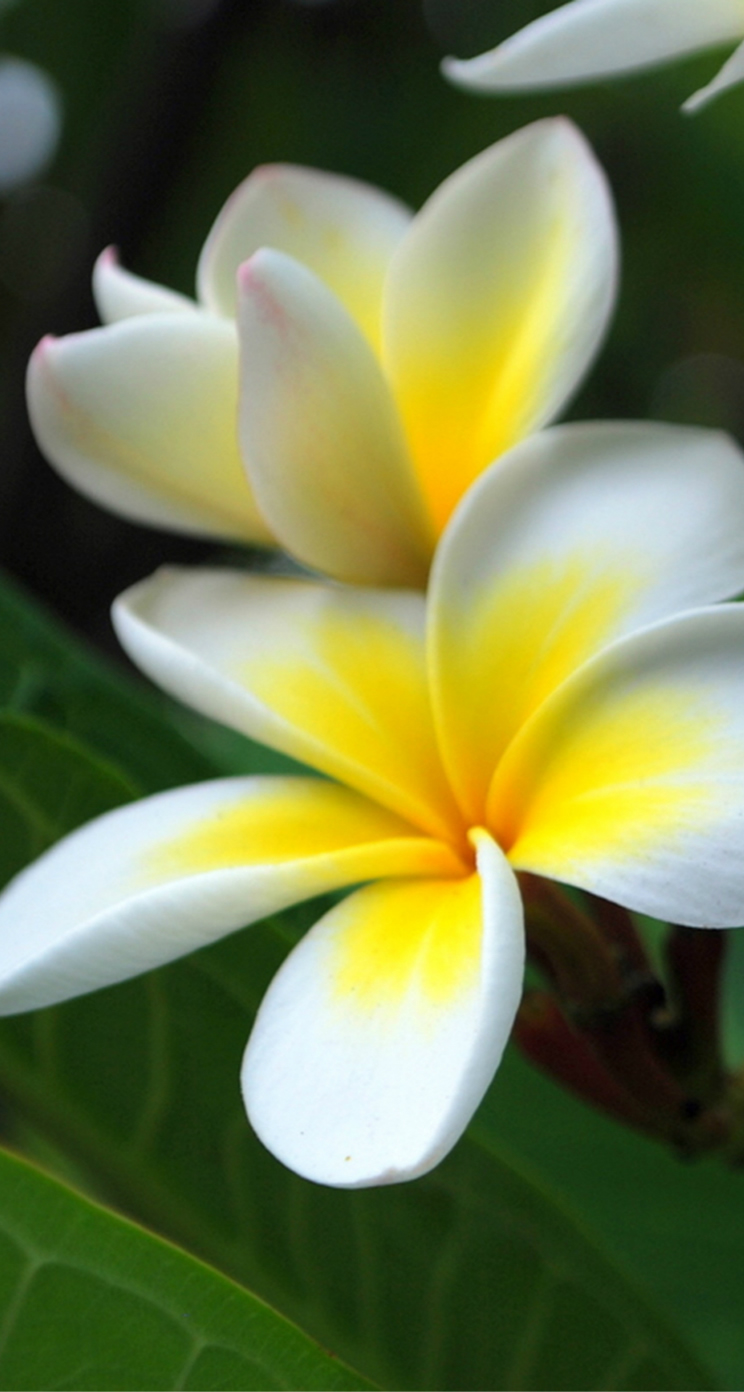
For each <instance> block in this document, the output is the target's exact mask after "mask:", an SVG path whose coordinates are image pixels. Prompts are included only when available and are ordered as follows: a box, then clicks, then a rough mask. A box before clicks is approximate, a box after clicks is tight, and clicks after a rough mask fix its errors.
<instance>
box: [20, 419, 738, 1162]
mask: <svg viewBox="0 0 744 1392" xmlns="http://www.w3.org/2000/svg"><path fill="white" fill-rule="evenodd" d="M742 588H744V467H743V461H742V456H741V454H740V453H739V451H738V450H737V449H736V447H735V446H734V445H733V444H732V443H731V442H729V441H728V440H727V439H726V438H725V437H723V436H719V435H715V434H712V433H710V432H707V431H700V430H692V429H684V428H679V427H672V426H663V425H655V426H654V425H619V424H618V425H579V426H563V427H554V428H553V429H550V430H547V431H545V432H544V433H542V434H540V435H536V436H533V437H531V438H530V439H529V440H527V441H524V442H523V443H522V444H520V445H518V446H517V447H516V448H515V449H514V450H513V451H512V452H511V453H510V455H509V456H508V457H507V458H506V459H505V460H503V461H502V463H501V464H500V465H499V466H498V467H496V468H494V469H492V470H489V471H488V472H487V473H486V474H485V475H484V477H483V478H482V479H481V480H479V481H478V482H477V483H476V484H475V485H474V486H473V488H472V489H471V490H470V492H469V493H468V495H467V496H466V498H465V499H463V501H462V503H461V504H460V507H459V508H458V510H457V512H456V513H455V516H454V517H453V519H452V521H451V522H450V524H449V526H448V527H447V529H446V531H445V533H444V536H443V539H442V542H441V544H440V547H439V549H438V552H437V556H436V558H435V562H434V566H433V569H432V577H431V583H430V589H429V594H428V599H427V598H425V597H424V596H423V595H422V594H420V593H418V592H414V591H400V590H375V589H369V588H368V589H363V588H358V587H352V586H337V585H328V584H322V583H316V582H313V581H308V580H295V579H277V578H273V579H272V578H269V577H265V576H263V577H262V576H255V575H248V574H244V573H238V572H232V571H230V570H212V571H203V572H201V571H191V572H189V571H180V570H167V571H162V572H159V573H158V574H156V575H155V576H154V577H153V578H152V579H150V580H147V581H145V582H144V583H142V584H139V585H137V586H135V587H134V589H132V590H130V591H129V592H128V593H127V594H125V595H123V596H122V597H121V599H120V600H118V601H117V604H116V606H115V621H116V626H117V630H118V633H119V636H120V638H121V640H122V642H123V644H124V646H125V648H126V650H127V651H128V653H129V654H130V655H131V656H132V657H133V658H134V660H135V661H136V662H137V663H138V664H139V665H140V667H142V669H143V670H144V671H145V672H147V673H148V674H149V675H150V676H151V677H152V678H154V680H155V681H156V682H158V683H159V684H160V685H161V686H162V687H164V688H165V689H166V690H168V691H170V692H171V693H173V694H175V695H176V696H178V697H180V698H181V699H183V700H184V701H186V702H187V703H188V704H190V705H191V706H193V707H194V708H195V709H197V710H198V711H200V712H202V713H204V714H205V715H207V716H211V717H212V718H215V719H217V720H221V721H223V722H224V723H225V724H227V725H229V726H232V727H233V728H235V729H237V730H240V731H242V732H244V733H245V734H246V735H249V736H250V737H252V738H254V739H258V740H261V741H263V742H265V743H266V744H269V745H272V746H273V747H274V748H275V749H278V750H281V751H283V752H284V753H285V754H288V755H291V756H293V757H294V758H296V759H299V760H301V761H303V762H305V763H306V764H309V765H311V766H313V767H314V768H315V769H317V770H318V771H319V772H320V773H321V774H323V775H325V777H323V778H320V779H318V778H311V777H301V776H300V777H286V778H282V777H255V778H250V777H239V778H233V779H221V780H218V781H216V782H208V783H202V784H198V785H196V786H194V787H188V788H183V789H179V790H176V791H171V792H166V793H163V794H161V795H159V796H156V797H151V798H148V799H146V800H145V801H143V802H139V803H134V804H132V805H130V806H128V807H124V808H122V809H119V810H117V811H114V812H112V813H109V814H108V815H106V816H104V817H101V818H99V819H98V820H97V821H94V822H92V823H91V824H90V825H89V826H87V827H84V828H83V829H81V830H80V831H78V832H76V833H74V834H73V835H71V836H69V837H68V838H67V839H66V840H64V841H62V842H60V843H59V844H58V845H57V846H56V847H55V848H53V849H52V850H50V851H48V852H47V853H46V854H45V855H44V856H43V857H42V858H41V859H40V860H39V861H38V862H37V863H36V864H35V865H32V866H31V867H30V868H29V869H28V870H26V871H24V872H23V873H22V874H21V875H20V876H19V877H18V878H17V879H16V880H15V881H14V882H13V883H12V884H11V885H10V887H9V888H8V890H7V891H6V893H5V895H4V896H3V897H2V898H1V899H0V1009H2V1010H3V1011H5V1012H14V1011H19V1010H27V1009H32V1008H34V1007H37V1006H42V1005H46V1004H49V1003H51V1002H54V1001H59V1000H64V999H65V998H67V997H70V996H73V995H75V994H77V993H79V992H83V991H89V990H93V989H94V988H95V987H99V986H104V985H107V984H110V983H112V982H116V981H120V980H123V979H125V978H126V977H130V976H132V975H134V974H135V973H137V972H142V971H145V970H146V969H148V968H150V967H155V966H157V965H159V964H160V963H163V962H167V961H170V960H172V959H174V958H177V957H180V956H181V955H182V954H184V953H187V952H190V951H193V950H194V949H195V948H198V947H200V946H202V945H204V944H206V943H209V942H211V941H213V940H214V939H216V938H219V937H220V936H222V935H223V934H226V933H230V932H232V931H234V930H235V929H237V928H240V927H242V926H243V925H244V924H246V923H250V922H253V921H255V920H257V919H260V918H262V917H264V916H265V915H267V914H270V913H274V912H276V911H278V910H280V909H282V908H283V907H285V906H286V905H289V904H291V903H295V902H297V901H299V900H301V899H304V898H307V897H310V896H313V895H316V894H319V893H322V892H324V891H327V890H331V889H339V888H341V887H349V886H352V885H359V884H360V883H363V882H366V881H372V882H373V883H370V884H367V885H366V887H364V888H361V889H356V890H354V892H353V893H352V894H351V895H350V896H349V897H348V898H346V899H345V900H343V901H342V902H341V903H340V904H339V905H337V906H336V907H335V908H333V909H332V910H331V911H330V912H329V913H328V914H326V916H325V917H324V918H322V919H321V920H320V922H319V923H317V924H316V925H315V927H314V928H312V929H311V930H310V932H309V933H308V934H307V935H306V936H305V937H304V938H303V939H302V940H301V942H300V943H299V945H298V946H297V947H296V948H295V949H294V950H293V951H292V952H291V954H290V956H289V957H288V959H287V960H286V962H285V964H284V965H283V967H282V968H281V969H280V971H279V973H278V975H277V976H276V978H275V980H274V982H273V984H272V985H271V986H270V988H269V991H268V993H267V995H266V997H265V1000H264V1002H263V1005H262V1007H261V1010H260V1012H259V1015H258V1018H257V1021H256V1024H255V1027H254V1030H253V1033H252V1035H251V1038H250V1041H249V1043H248V1047H247V1051H246V1055H245V1060H244V1065H243V1073H242V1082H243V1091H244V1096H245V1101H246V1106H247V1110H248V1114H249V1117H250V1119H251V1120H252V1122H253V1125H254V1127H255V1129H256V1131H257V1132H258V1134H259V1136H260V1137H261V1138H262V1139H263V1141H264V1142H265V1144H266V1145H267V1146H268V1147H269V1149H270V1150H272V1151H273V1152H274V1154H275V1155H277V1156H278V1157H279V1158H280V1159H281V1160H283V1161H284V1162H285V1163H286V1164H287V1165H289V1166H290V1167H292V1168H293V1169H295V1170H297V1171H298V1172H299V1173H300V1174H302V1175H305V1176H307V1177H308V1178H310V1179H313V1180H316V1181H319V1182H321V1183H324V1184H331V1185H339V1186H350V1187H354V1186H359V1185H366V1184H381V1183H389V1182H393V1181H395V1180H402V1179H410V1178H412V1177H414V1176H416V1175H420V1174H422V1173H424V1172H425V1171H426V1170H428V1169H430V1168H431V1167H432V1166H433V1165H435V1164H436V1163H437V1162H438V1161H439V1160H440V1159H441V1158H442V1157H443V1156H444V1155H445V1154H446V1153H447V1151H448V1150H449V1149H450V1147H451V1146H452V1145H453V1144H454V1143H455V1141H456V1140H457V1138H458V1137H459V1136H460V1134H461V1133H462V1131H463V1129H464V1127H465V1126H466V1124H467V1122H468V1120H469V1119H470V1117H471V1116H472V1114H473V1111H474V1110H475V1108H476V1107H477V1105H478V1103H479V1101H480V1099H481V1097H482V1096H483V1093H484V1091H485V1089H486V1087H487V1086H488V1083H489V1081H490V1079H491V1077H492V1075H493V1072H494V1070H495V1068H496V1067H497V1065H498V1063H499V1059H500V1057H501V1053H502V1050H503V1048H504V1045H505V1043H506V1039H507V1037H508V1034H509V1031H510V1028H511V1025H512V1021H513V1019H514V1015H515V1012H516V1010H517V1007H518V1004H519V999H520V990H521V982H522V970H523V960H524V935H523V915H522V907H521V901H520V895H519V892H518V886H517V880H516V877H515V871H518V870H525V871H529V872H531V873H533V874H536V875H543V876H550V877H553V878H555V879H557V880H560V881H564V882H566V883H568V884H571V885H576V886H579V887H582V888H585V889H587V890H590V891H592V892H593V893H595V894H598V895H601V896H603V897H604V898H606V899H610V900H614V901H616V902H618V903H620V904H623V905H626V906H627V907H628V908H630V909H632V910H637V911H639V912H642V913H646V914H651V915H654V916H655V917H658V918H670V919H672V920H673V921H675V922H678V923H682V924H688V925H710V926H718V927H726V926H731V925H735V924H738V923H740V922H741V920H742V918H744V608H742V607H741V606H739V605H736V604H721V605H718V606H717V607H715V602H717V601H718V600H720V599H721V598H722V597H724V596H727V595H731V594H735V593H737V592H739V591H741V590H742ZM706 606H709V607H706Z"/></svg>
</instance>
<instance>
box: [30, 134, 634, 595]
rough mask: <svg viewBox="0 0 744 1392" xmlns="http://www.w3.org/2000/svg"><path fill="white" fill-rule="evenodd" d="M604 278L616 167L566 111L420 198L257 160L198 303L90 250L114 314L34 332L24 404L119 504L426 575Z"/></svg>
mask: <svg viewBox="0 0 744 1392" xmlns="http://www.w3.org/2000/svg"><path fill="white" fill-rule="evenodd" d="M616 278H617V234H616V227H615V219H614V213H613V209H612V204H611V199H610V195H609V192H608V188H607V184H606V181H605V179H604V176H603V174H602V171H601V169H600V167H599V165H598V164H597V161H596V160H595V158H594V156H593V154H592V152H591V150H590V149H589V147H588V145H587V144H586V142H585V141H584V140H583V137H582V136H581V135H580V134H579V132H578V131H577V130H576V128H575V127H573V126H572V125H571V123H570V122H568V121H565V120H557V121H556V120H553V121H543V122H538V123H536V124H535V125H534V126H531V127H528V128H526V129H525V130H524V131H520V132H517V133H516V134H515V135H513V136H510V137H508V138H507V139H506V140H502V141H501V142H499V143H497V144H496V145H494V146H492V147H491V148H490V149H489V150H486V151H484V152H483V153H482V154H481V155H479V156H477V157H476V158H475V159H474V160H471V161H470V162H469V163H468V164H467V165H465V166H464V167H463V168H462V169H461V170H460V171H458V172H457V173H456V174H455V175H453V176H452V177H451V178H449V179H447V180H446V181H445V183H444V184H443V185H442V186H441V188H440V189H439V190H438V191H437V192H436V193H435V194H434V195H433V197H432V198H430V199H429V201H428V203H427V204H426V205H425V206H424V207H423V208H422V210H421V211H420V212H419V213H418V214H417V215H415V216H413V215H412V214H411V213H410V212H409V211H408V209H406V208H405V207H404V206H403V205H402V204H401V203H399V202H398V200H396V199H394V198H391V197H389V196H388V195H386V194H384V193H381V192H380V191H379V190H377V189H374V188H372V187H370V186H368V185H366V184H362V183H360V182H358V181H355V180H353V179H349V178H347V177H345V176H339V175H332V174H324V173H319V172H318V171H314V170H306V169H300V168H297V167H294V166H285V165H275V166H270V167H267V168H264V169H260V170H257V171H255V173H254V174H253V175H251V176H250V177H249V178H248V179H247V180H246V181H245V182H244V183H243V184H242V185H241V186H240V188H239V189H238V190H237V191H236V193H235V194H234V195H233V196H232V197H231V198H230V199H229V200H228V203H227V204H226V205H225V207H224V209H223V211H222V212H221V214H220V215H219V217H218V219H217V221H216V223H215V224H214V226H213V228H212V231H211V232H210V234H209V236H208V238H207V242H206V244H205V246H204V250H203V252H202V255H201V258H200V261H199V266H198V274H197V282H198V284H197V298H196V300H190V299H189V298H188V297H186V296H184V295H181V294H176V293H175V292H173V291H170V290H167V289H165V288H164V287H162V286H158V285H156V284H154V283H153V282H151V281H147V280H145V279H143V278H142V277H140V276H136V275H132V274H131V273H130V272H129V271H127V270H124V269H123V268H122V267H121V266H120V265H119V264H118V261H117V258H116V254H115V253H114V252H113V251H112V250H111V249H109V250H108V251H105V252H104V253H103V254H102V255H101V256H100V257H99V259H98V262H97V263H96V267H95V271H94V278H93V280H94V286H93V288H94V295H95V298H96V301H97V304H98V306H99V309H100V313H101V317H102V319H103V320H104V323H105V325H106V328H105V329H104V330H92V331H89V332H87V333H84V334H77V335H75V334H73V335H70V336H68V337H66V338H64V339H61V340H59V341H58V342H54V341H52V340H48V339H47V340H44V342H43V343H42V344H41V345H40V347H39V349H38V350H37V352H36V354H35V355H34V358H33V360H32V363H31V367H30V370H29V378H28V398H29V409H30V414H31V418H32V423H33V426H34V430H35V433H36V436H37V439H38V441H39V444H40V446H41V448H42V450H43V451H44V453H45V455H46V456H47V458H48V459H49V460H50V461H51V463H52V464H54V466H55V467H56V468H57V469H58V470H59V471H60V473H62V475H63V476H64V477H65V478H66V479H67V480H68V481H69V482H70V483H72V484H73V485H74V486H75V487H76V488H79V489H80V490H81V491H82V492H83V493H85V494H87V495H88V496H89V497H91V498H93V499H94V500H95V501H96V502H98V503H100V504H102V505H103V506H105V507H108V508H110V509H111V510H113V511H115V512H120V513H122V514H123V515H124V516H126V517H128V518H131V519H132V520H134V521H140V522H144V523H146V524H149V525H154V526H158V527H166V528H172V529H174V530H177V531H178V530H180V531H186V532H193V533H196V534H199V535H203V536H215V537H220V538H226V539H230V540H239V541H244V542H249V543H258V544H261V545H279V546H282V547H284V548H285V549H286V550H288V551H289V553H290V554H291V555H293V556H294V557H295V558H296V559H298V560H299V561H300V562H301V563H302V564H303V565H306V566H309V567H310V568H311V569H315V570H319V571H321V572H323V573H324V574H327V575H330V576H331V577H333V578H334V579H338V580H342V581H345V582H349V583H352V584H360V583H363V584H372V585H389V586H416V587H419V588H423V587H424V586H425V584H426V578H427V573H428V568H429V565H430V562H431V557H432V554H433V551H434V548H435V546H436V541H437V538H438V535H439V533H440V532H441V530H442V528H443V527H444V525H445V524H446V521H447V519H448V517H449V515H450V513H451V511H452V509H453V508H454V506H455V505H456V503H457V501H458V499H459V498H460V497H461V496H462V494H463V492H464V491H465V490H466V489H467V488H468V487H469V485H470V484H471V483H472V481H473V480H474V479H475V478H476V477H477V475H478V474H479V473H481V472H482V471H483V469H485V468H486V467H487V465H489V464H490V463H491V462H492V461H493V460H494V459H495V458H496V457H497V456H499V455H500V454H502V453H503V452H504V451H505V450H506V449H508V448H509V447H510V446H511V445H512V444H513V443H514V442H515V441H516V440H518V439H521V438H522V437H524V436H525V435H527V434H529V433H530V432H532V431H534V430H538V429H540V428H541V427H542V426H543V425H544V424H545V423H546V422H547V421H548V420H550V419H551V418H552V417H553V416H554V415H555V414H556V413H557V412H558V411H559V410H560V409H561V408H562V407H563V406H564V405H565V403H566V401H567V400H568V398H569V397H570V395H571V394H572V393H573V391H574V390H575V389H576V387H577V386H578V384H579V382H580V380H581V378H582V376H583V374H584V372H585V370H586V368H587V367H588V365H589V362H590V360H591V358H592V357H593V355H594V354H595V352H596V350H597V347H598V345H599V342H600V340H601V338H602V335H603V333H604V330H605V327H606V324H607V320H608V317H609V313H610V310H611V308H612V304H613V300H614V296H615V288H616ZM236 317H237V320H238V323H237V325H236V322H235V321H236ZM238 335H239V338H240V354H239V360H238V359H237V358H236V352H237V350H236V340H237V338H238Z"/></svg>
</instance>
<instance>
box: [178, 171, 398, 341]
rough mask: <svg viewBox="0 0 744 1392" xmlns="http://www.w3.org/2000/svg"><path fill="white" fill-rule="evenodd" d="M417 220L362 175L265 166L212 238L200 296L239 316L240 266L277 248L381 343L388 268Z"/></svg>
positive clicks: (240, 191) (202, 264) (230, 204)
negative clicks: (264, 250)
mask: <svg viewBox="0 0 744 1392" xmlns="http://www.w3.org/2000/svg"><path fill="white" fill-rule="evenodd" d="M410 220H411V213H410V212H409V210H408V208H406V207H405V205H404V204H403V203H400V202H399V201H398V199H396V198H392V197H390V195H389V194H386V193H383V192H382V191H381V190H380V189H376V188H374V187H372V186H371V185H370V184H364V183H361V182H360V180H358V179H350V178H348V177H346V176H344V175H341V174H326V173H323V172H322V171H321V170H317V169H302V168H299V167H298V166H296V165H287V164H284V165H279V164H276V165H265V166H262V167H261V168H259V169H256V170H254V172H253V173H252V174H251V175H249V177H248V178H247V179H246V180H244V182H243V183H242V184H241V185H240V186H239V188H237V189H236V190H235V192H234V193H233V194H232V195H231V197H230V198H229V199H228V201H227V203H226V205H225V207H224V208H223V210H222V212H221V213H220V215H219V217H218V218H217V221H216V223H215V225H214V227H213V228H212V231H211V232H210V234H209V236H208V238H207V241H206V243H205V246H204V250H203V251H202V254H201V257H200V260H199V267H198V271H197V285H198V289H199V298H200V300H201V301H202V303H203V304H204V305H206V307H207V308H208V309H211V310H213V311H214V312H215V313H217V314H223V315H226V316H228V317H229V318H234V317H235V309H236V305H235V294H236V283H235V277H236V273H237V270H238V267H239V266H240V265H242V263H243V262H244V261H247V260H248V259H249V257H251V256H252V255H253V254H254V252H256V251H258V250H259V249H260V248H261V247H273V248H274V249H275V250H276V251H280V252H285V253H286V254H287V255H288V256H291V257H293V258H294V259H295V260H297V261H300V262H301V263H302V264H303V265H304V266H307V267H308V269H309V270H311V271H313V272H314V274H315V275H316V276H318V277H319V279H320V280H322V281H323V282H324V284H326V285H327V286H328V287H329V289H330V290H332V291H333V293H334V294H335V295H336V296H337V297H338V299H339V300H340V301H341V303H342V304H343V305H344V306H345V308H346V309H347V311H348V312H349V314H350V315H351V316H352V318H353V319H354V320H355V322H356V323H357V324H358V326H359V328H360V329H361V330H362V332H363V333H364V334H365V336H366V337H367V338H368V339H369V340H370V342H371V343H372V344H374V345H376V344H378V343H379V337H380V304H381V301H382V287H383V282H384V279H385V273H386V271H387V266H388V262H389V260H390V257H391V255H392V253H393V251H394V249H395V247H396V246H397V244H398V242H399V241H400V239H401V237H402V236H403V235H404V233H405V231H406V229H407V227H408V224H409V222H410Z"/></svg>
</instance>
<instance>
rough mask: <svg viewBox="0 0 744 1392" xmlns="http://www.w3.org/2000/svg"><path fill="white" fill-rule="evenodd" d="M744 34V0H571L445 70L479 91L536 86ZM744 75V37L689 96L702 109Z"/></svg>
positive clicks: (690, 107)
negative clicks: (487, 48)
mask: <svg viewBox="0 0 744 1392" xmlns="http://www.w3.org/2000/svg"><path fill="white" fill-rule="evenodd" d="M741 39H744V0H569V3H568V4H565V5H559V6H558V8H557V9H553V10H550V11H549V13H548V14H546V15H542V16H541V17H540V18H539V19H535V20H533V21H532V23H531V24H527V25H525V27H524V29H520V30H519V32H518V33H516V34H514V35H512V37H511V38H509V39H506V40H505V41H504V43H502V44H499V45H498V47H497V48H494V49H492V50H491V51H490V52H489V53H481V54H480V55H479V56H478V57H477V58H469V59H467V58H466V59H458V58H445V60H444V64H443V71H444V74H445V76H446V77H449V78H450V79H451V80H452V81H453V82H455V83H457V84H458V86H461V87H469V88H472V89H473V90H475V91H479V92H503V93H507V92H530V91H539V90H541V89H543V88H549V87H568V86H571V85H572V84H573V83H578V82H589V81H592V80H594V79H596V78H600V79H601V78H605V77H611V76H614V75H615V74H618V73H624V72H633V71H636V70H638V69H641V68H651V67H654V66H655V65H656V64H657V63H665V62H667V61H668V60H669V59H672V58H684V57H686V56H687V55H688V54H691V53H697V52H700V51H701V50H703V49H706V48H714V47H716V46H717V45H719V44H726V43H732V42H733V41H734V40H741ZM742 80H744V44H740V46H739V47H738V48H737V49H736V50H735V51H734V53H733V54H732V55H731V57H730V58H729V59H728V61H727V62H726V63H724V65H723V67H722V68H721V70H720V72H719V73H718V74H717V75H716V76H715V77H714V78H713V81H712V82H709V83H708V84H707V86H705V87H702V88H701V89H700V91H699V92H695V93H694V94H693V96H691V97H689V98H688V100H687V101H686V102H685V103H684V106H683V108H682V109H683V111H696V110H697V109H698V107H700V106H704V105H705V103H706V102H708V101H710V99H711V97H715V96H717V95H718V93H719V92H723V91H725V90H726V89H727V88H728V87H733V86H735V85H736V83H738V82H741V81H742Z"/></svg>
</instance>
